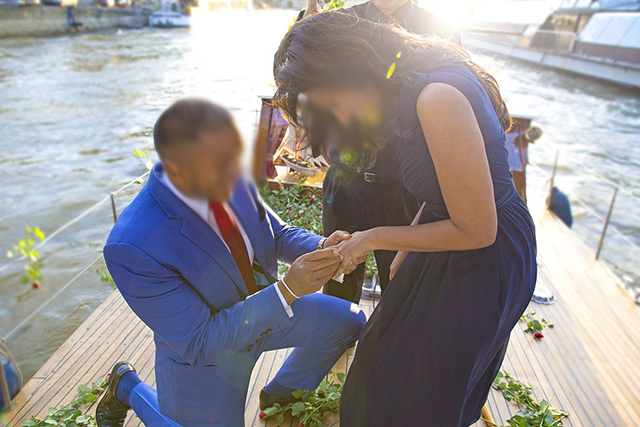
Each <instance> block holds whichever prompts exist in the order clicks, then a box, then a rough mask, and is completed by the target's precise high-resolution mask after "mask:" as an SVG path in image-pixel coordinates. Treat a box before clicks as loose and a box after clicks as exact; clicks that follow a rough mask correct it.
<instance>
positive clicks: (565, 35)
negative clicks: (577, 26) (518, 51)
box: [460, 26, 578, 52]
mask: <svg viewBox="0 0 640 427" xmlns="http://www.w3.org/2000/svg"><path fill="white" fill-rule="evenodd" d="M460 31H461V32H462V33H465V34H483V35H498V36H508V37H514V38H515V39H514V40H513V43H512V47H516V46H518V45H522V46H524V44H525V43H524V40H525V38H528V37H531V46H532V47H536V48H538V49H542V50H544V51H563V52H573V48H574V47H575V45H576V42H577V40H578V34H576V33H574V32H571V31H553V30H543V29H540V28H537V29H536V30H535V32H534V33H533V34H527V28H525V29H524V30H523V31H510V30H505V29H492V28H481V27H471V26H468V27H461V28H460ZM505 44H506V43H505ZM507 45H508V44H507Z"/></svg>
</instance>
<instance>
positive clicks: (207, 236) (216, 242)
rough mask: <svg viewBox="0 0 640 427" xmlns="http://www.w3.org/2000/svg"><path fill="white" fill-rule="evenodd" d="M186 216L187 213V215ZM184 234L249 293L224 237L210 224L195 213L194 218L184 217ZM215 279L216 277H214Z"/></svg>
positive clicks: (243, 291) (245, 292)
mask: <svg viewBox="0 0 640 427" xmlns="http://www.w3.org/2000/svg"><path fill="white" fill-rule="evenodd" d="M185 216H186V215H185ZM180 231H181V232H182V234H183V235H184V236H185V237H187V238H188V239H189V240H191V241H192V242H193V243H195V244H196V245H198V246H199V247H200V248H201V249H202V250H203V251H205V252H206V253H208V254H209V255H210V256H211V257H212V258H213V259H214V260H215V261H216V262H217V263H218V264H219V265H220V267H222V268H223V269H224V271H225V272H226V273H227V274H228V275H229V276H230V277H231V279H232V280H233V282H234V283H235V284H236V286H237V287H238V289H240V291H241V292H242V293H243V294H244V295H245V296H246V295H249V290H248V289H247V285H246V284H245V283H244V280H242V275H241V274H240V270H239V269H238V266H237V264H236V261H235V260H234V259H233V256H231V252H229V249H227V246H226V245H225V244H224V242H223V241H222V239H220V237H219V236H218V235H217V234H216V233H215V232H214V231H213V230H212V229H211V227H210V226H209V224H207V223H206V222H204V221H203V220H202V218H200V217H199V216H198V215H196V214H195V213H193V218H184V219H183V221H182V229H181V230H180ZM212 279H214V278H212Z"/></svg>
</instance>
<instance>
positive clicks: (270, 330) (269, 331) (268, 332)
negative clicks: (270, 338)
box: [265, 329, 273, 334]
mask: <svg viewBox="0 0 640 427" xmlns="http://www.w3.org/2000/svg"><path fill="white" fill-rule="evenodd" d="M265 332H266V333H267V334H270V333H271V332H273V330H272V329H267V330H266V331H265Z"/></svg>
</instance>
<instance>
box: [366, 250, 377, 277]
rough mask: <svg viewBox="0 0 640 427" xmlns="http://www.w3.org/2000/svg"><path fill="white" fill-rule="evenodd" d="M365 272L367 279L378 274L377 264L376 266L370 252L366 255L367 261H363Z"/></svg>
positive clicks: (374, 258)
mask: <svg viewBox="0 0 640 427" xmlns="http://www.w3.org/2000/svg"><path fill="white" fill-rule="evenodd" d="M365 272H366V274H367V277H372V276H373V275H374V274H378V264H376V257H375V256H374V255H373V252H370V253H369V255H367V260H366V261H365Z"/></svg>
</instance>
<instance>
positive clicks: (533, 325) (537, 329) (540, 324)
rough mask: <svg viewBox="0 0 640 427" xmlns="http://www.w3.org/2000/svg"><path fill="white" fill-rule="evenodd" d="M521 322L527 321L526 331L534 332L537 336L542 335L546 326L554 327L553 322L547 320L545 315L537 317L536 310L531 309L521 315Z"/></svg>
mask: <svg viewBox="0 0 640 427" xmlns="http://www.w3.org/2000/svg"><path fill="white" fill-rule="evenodd" d="M520 321H521V322H527V329H525V330H524V332H526V333H528V334H533V335H535V336H536V338H537V337H539V336H541V335H542V331H543V330H544V328H553V323H549V322H547V319H545V318H544V317H543V318H542V319H540V320H538V319H537V318H536V312H535V311H530V312H528V313H526V314H523V315H522V316H521V317H520Z"/></svg>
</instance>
